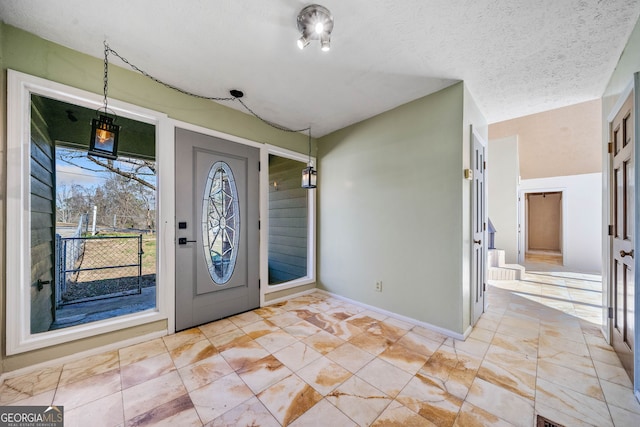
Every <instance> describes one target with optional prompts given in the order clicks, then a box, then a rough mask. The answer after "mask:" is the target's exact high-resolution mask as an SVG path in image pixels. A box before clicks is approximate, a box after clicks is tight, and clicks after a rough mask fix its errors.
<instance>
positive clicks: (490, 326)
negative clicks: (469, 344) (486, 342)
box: [476, 313, 500, 331]
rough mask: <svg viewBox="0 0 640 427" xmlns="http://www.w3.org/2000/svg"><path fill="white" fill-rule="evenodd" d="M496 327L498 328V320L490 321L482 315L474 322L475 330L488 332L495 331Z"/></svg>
mask: <svg viewBox="0 0 640 427" xmlns="http://www.w3.org/2000/svg"><path fill="white" fill-rule="evenodd" d="M485 314H486V313H485ZM498 326H500V319H490V318H487V317H485V315H484V314H483V315H482V317H480V319H479V320H478V321H477V322H476V327H477V328H482V329H487V330H489V331H495V330H496V329H498Z"/></svg>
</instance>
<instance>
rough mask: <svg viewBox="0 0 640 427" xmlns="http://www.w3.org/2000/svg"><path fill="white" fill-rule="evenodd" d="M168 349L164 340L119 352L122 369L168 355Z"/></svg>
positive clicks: (123, 349)
mask: <svg viewBox="0 0 640 427" xmlns="http://www.w3.org/2000/svg"><path fill="white" fill-rule="evenodd" d="M166 352H167V347H166V346H165V345H164V341H163V340H162V338H156V339H155V340H151V341H147V342H143V343H141V344H136V345H132V346H129V347H125V348H121V349H120V350H118V353H119V355H120V367H123V366H126V365H130V364H132V363H136V362H139V361H141V360H144V359H148V358H150V357H155V356H158V355H160V354H163V353H166Z"/></svg>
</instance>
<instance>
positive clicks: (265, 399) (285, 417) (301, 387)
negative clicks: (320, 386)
mask: <svg viewBox="0 0 640 427" xmlns="http://www.w3.org/2000/svg"><path fill="white" fill-rule="evenodd" d="M258 399H260V401H261V402H262V403H263V404H264V406H266V407H267V409H269V411H270V412H271V413H272V414H273V415H274V416H275V418H276V420H278V422H279V423H280V424H282V425H283V426H287V425H289V424H291V423H292V422H293V421H295V420H296V419H297V418H298V417H300V415H302V414H304V413H305V412H306V411H308V410H309V409H310V408H311V407H312V406H314V405H315V404H316V403H318V402H319V401H320V400H322V396H321V395H320V394H319V393H318V392H317V391H315V390H314V389H313V388H312V387H311V386H310V385H309V384H307V383H305V382H304V381H302V380H301V379H300V378H299V377H298V376H297V375H295V374H294V375H290V376H288V377H287V378H285V379H283V380H282V381H280V382H278V383H276V384H274V385H272V386H271V387H269V388H268V389H266V390H264V391H263V392H262V393H260V394H259V395H258Z"/></svg>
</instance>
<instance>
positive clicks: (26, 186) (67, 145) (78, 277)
mask: <svg viewBox="0 0 640 427" xmlns="http://www.w3.org/2000/svg"><path fill="white" fill-rule="evenodd" d="M8 95H9V97H8V112H9V113H8V134H9V138H8V143H7V154H8V156H7V159H8V160H7V175H8V178H7V181H8V182H7V188H8V194H7V196H8V197H7V242H12V243H11V246H12V247H13V248H14V250H12V251H8V252H7V283H8V284H10V285H8V286H7V319H10V320H8V322H7V353H8V354H15V353H20V352H23V351H28V350H33V349H37V348H42V347H46V346H50V345H56V344H60V343H63V342H67V341H72V340H76V339H80V338H84V337H89V336H93V335H97V334H100V333H104V332H110V331H115V330H118V329H123V328H126V327H131V326H136V325H140V324H143V323H148V322H153V321H157V320H161V319H166V318H167V317H168V315H167V302H166V298H165V290H166V283H165V281H166V279H167V278H168V277H164V276H163V274H162V271H159V269H158V268H157V267H158V266H159V265H161V264H162V263H161V262H158V257H160V256H162V257H164V256H166V255H167V254H165V253H163V252H162V250H160V248H156V242H157V241H159V238H161V234H162V232H161V231H160V230H158V228H157V227H156V224H158V223H159V222H160V221H159V219H160V217H159V215H160V210H159V205H158V203H159V197H158V192H157V186H158V183H159V175H158V174H157V173H156V168H157V166H158V164H159V161H158V159H157V156H156V147H158V146H159V144H158V139H159V135H160V131H159V123H160V121H161V120H163V119H164V118H165V116H163V115H161V114H158V113H154V112H151V111H148V110H145V109H142V108H139V107H135V106H131V105H128V104H124V103H118V102H114V103H113V106H112V108H113V109H114V110H115V111H116V112H117V115H118V122H119V124H120V125H121V126H122V127H123V130H122V132H121V139H120V149H119V155H118V158H117V159H105V158H100V157H95V156H93V155H92V154H91V153H88V149H89V140H90V137H89V135H90V132H91V125H90V122H91V121H90V119H91V117H93V116H94V115H95V112H96V109H97V108H98V107H99V106H100V97H99V96H98V95H94V94H91V93H87V92H84V91H80V90H77V89H74V88H71V87H67V86H64V85H60V84H57V83H54V82H50V81H47V80H43V79H39V78H36V77H33V76H28V75H25V74H21V73H17V72H14V71H9V72H8ZM110 106H111V103H110Z"/></svg>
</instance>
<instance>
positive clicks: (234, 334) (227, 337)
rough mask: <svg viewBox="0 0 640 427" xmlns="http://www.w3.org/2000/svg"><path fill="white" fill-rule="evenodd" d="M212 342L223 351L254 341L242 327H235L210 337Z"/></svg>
mask: <svg viewBox="0 0 640 427" xmlns="http://www.w3.org/2000/svg"><path fill="white" fill-rule="evenodd" d="M209 341H211V344H213V346H214V347H215V348H216V349H217V350H218V351H219V352H223V351H225V350H228V349H230V348H233V347H237V346H240V345H244V344H246V343H248V342H252V341H253V340H252V339H251V337H250V336H249V335H247V334H245V333H244V331H243V330H242V329H239V328H238V329H235V330H232V331H229V332H224V333H222V334H220V335H216V336H213V337H211V338H209Z"/></svg>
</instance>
